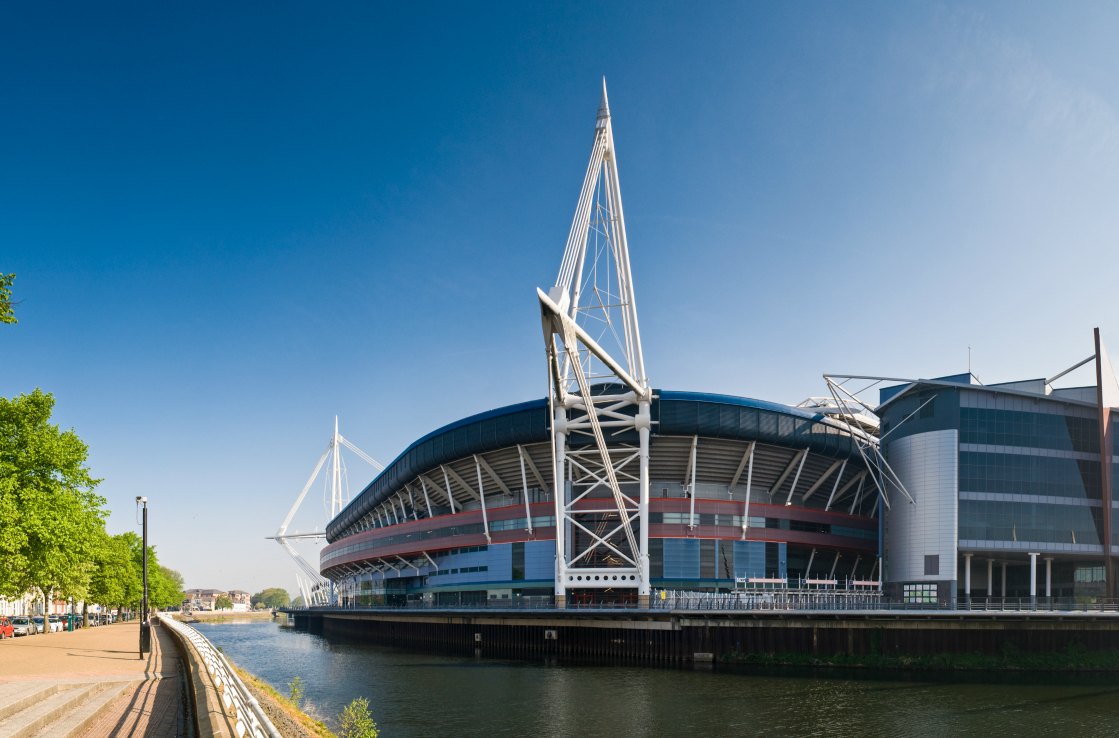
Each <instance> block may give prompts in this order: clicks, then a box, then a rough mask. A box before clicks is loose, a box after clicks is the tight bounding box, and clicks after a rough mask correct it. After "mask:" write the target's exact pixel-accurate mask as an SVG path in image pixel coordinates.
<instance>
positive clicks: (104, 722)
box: [0, 622, 187, 738]
mask: <svg viewBox="0 0 1119 738" xmlns="http://www.w3.org/2000/svg"><path fill="white" fill-rule="evenodd" d="M152 633H153V638H152V650H151V652H150V653H148V654H145V656H144V658H143V659H141V658H140V654H139V641H140V627H139V624H138V623H135V622H133V623H116V624H114V625H103V626H100V627H97V628H85V629H81V630H77V631H74V632H73V633H51V634H44V635H37V636H27V637H21V638H15V639H11V640H5V641H2V642H0V683H2V682H10V681H28V680H32V681H42V682H45V683H51V682H68V683H73V682H93V681H112V682H120V681H125V680H135V682H134V684H131V685H129V686H128V687H127V688H126V689H125V691H124V692H123V693H122V694H121V695H120V697H118V698H117V699H116V700H114V701H113V702H111V703H110V704H109V705H108V706H107V707H106V708H105V709H104V710H102V711H101V712H100V713H99V714H98V715H97V717H96V719H95V720H94V721H93V722H92V723H91V724H89V725H87V728H86V729H85V730H84V731H83V735H85V736H89V738H102V736H104V737H106V738H109V737H111V738H140V737H141V736H145V737H150V738H165V737H167V738H170V737H172V736H176V737H177V736H183V735H187V733H186V732H185V731H186V729H187V721H186V720H185V710H184V703H183V689H184V685H183V670H182V668H181V664H180V657H179V650H178V646H177V644H176V642H175V641H174V636H172V635H171V634H170V633H166V632H164V629H163V628H161V627H159V626H155V627H153V628H152Z"/></svg>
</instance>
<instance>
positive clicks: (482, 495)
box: [474, 454, 491, 543]
mask: <svg viewBox="0 0 1119 738" xmlns="http://www.w3.org/2000/svg"><path fill="white" fill-rule="evenodd" d="M474 471H475V472H476V473H477V475H478V501H479V502H481V503H482V529H483V530H485V532H486V542H487V543H489V542H491V539H490V521H489V518H487V517H486V488H485V486H484V485H483V482H482V465H481V463H479V461H478V455H477V454H475V455H474Z"/></svg>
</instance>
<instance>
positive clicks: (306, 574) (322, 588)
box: [270, 415, 385, 606]
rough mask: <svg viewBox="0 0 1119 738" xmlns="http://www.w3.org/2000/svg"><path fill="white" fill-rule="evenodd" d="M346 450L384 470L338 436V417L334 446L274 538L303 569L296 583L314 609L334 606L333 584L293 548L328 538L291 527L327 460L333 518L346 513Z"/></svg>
mask: <svg viewBox="0 0 1119 738" xmlns="http://www.w3.org/2000/svg"><path fill="white" fill-rule="evenodd" d="M343 446H344V447H346V448H348V449H350V450H351V451H353V452H354V453H355V454H357V456H358V457H359V458H360V459H361V460H362V461H364V462H366V463H367V464H369V465H370V466H372V467H373V468H374V469H376V470H377V471H378V472H380V471H383V470H384V468H385V467H384V465H382V464H381V463H380V462H379V461H377V460H376V459H374V458H373V457H372V456H370V455H369V454H367V453H365V452H364V451H362V450H361V449H360V448H358V447H357V446H355V445H354V444H352V443H350V441H349V440H347V439H346V438H345V437H344V436H343V435H342V434H341V433H339V432H338V416H337V415H335V416H334V434H333V435H332V436H331V437H330V442H329V443H327V446H326V450H325V451H323V453H322V456H320V457H319V461H318V463H317V464H315V469H314V471H312V472H311V476H310V477H309V478H308V479H307V484H305V485H303V491H302V492H300V493H299V496H298V497H296V498H295V504H293V505H292V506H291V509H290V510H288V514H287V517H285V518H284V522H282V523H280V528H279V530H277V531H276V535H274V536H270V538H271V539H272V540H274V541H276V542H277V543H279V544H280V546H282V547H283V549H284V551H286V552H287V554H288V555H289V556H291V558H292V560H293V561H294V562H295V565H296V566H297V567H298V568H299V571H298V572H297V573H296V581H297V582H298V584H299V593H300V594H301V595H303V601H304V602H306V603H307V604H308V605H309V606H310V605H329V604H330V602H331V587H330V580H329V579H327V578H326V577H324V576H322V575H321V574H319V572H318V570H317V569H316V568H315V567H314V566H312V565H311V563H310V562H309V561H307V559H305V558H303V556H302V555H301V554H300V553H299V552H298V551H297V550H296V549H295V547H294V546H292V545H291V541H293V540H315V539H324V538H326V533H325V532H324V531H315V532H312V533H288V526H289V525H291V521H292V518H294V517H295V513H296V512H298V511H299V507H300V506H301V505H302V504H303V499H304V498H305V497H306V496H307V492H308V491H310V489H311V486H312V485H313V484H314V483H315V480H316V479H318V477H319V473H320V472H322V469H323V466H324V465H325V464H326V461H327V459H328V458H329V459H330V517H331V519H333V518H334V517H335V516H337V515H338V513H340V512H341V511H342V508H344V507H345V506H346V505H347V504H349V494H348V489H347V487H348V485H347V484H346V483H345V478H346V464H345V461H344V460H343V459H342V447H343Z"/></svg>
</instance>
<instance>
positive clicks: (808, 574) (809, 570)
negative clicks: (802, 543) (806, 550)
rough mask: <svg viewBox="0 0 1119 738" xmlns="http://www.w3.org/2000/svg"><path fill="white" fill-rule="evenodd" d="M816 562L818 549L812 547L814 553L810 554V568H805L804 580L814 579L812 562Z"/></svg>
mask: <svg viewBox="0 0 1119 738" xmlns="http://www.w3.org/2000/svg"><path fill="white" fill-rule="evenodd" d="M815 560H816V547H815V546H813V547H812V553H810V554H808V566H806V567H804V578H805V579H811V578H812V562H813V561H815Z"/></svg>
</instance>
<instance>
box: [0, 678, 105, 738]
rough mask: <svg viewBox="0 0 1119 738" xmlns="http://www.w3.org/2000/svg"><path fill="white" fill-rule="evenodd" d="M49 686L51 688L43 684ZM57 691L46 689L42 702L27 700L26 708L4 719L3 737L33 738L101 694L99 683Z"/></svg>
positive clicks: (41, 694)
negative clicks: (92, 697)
mask: <svg viewBox="0 0 1119 738" xmlns="http://www.w3.org/2000/svg"><path fill="white" fill-rule="evenodd" d="M43 686H44V687H49V686H50V685H43ZM54 686H55V687H56V689H55V690H54V691H53V692H52V691H51V690H50V689H43V690H42V691H41V692H39V693H38V694H37V695H35V696H37V697H38V698H39V699H36V700H30V699H24V700H23V702H24V703H26V707H24V708H23V709H21V710H19V711H18V712H15V713H13V714H11V715H9V716H8V717H6V718H4V719H3V720H0V735H2V736H5V738H30V737H31V736H34V735H35V734H36V733H40V732H41V731H42V730H43V729H44V728H46V727H47V726H49V725H50V724H51V723H53V722H55V721H56V720H58V719H59V718H61V717H63V716H64V715H66V714H67V713H69V712H71V711H73V710H74V709H76V708H77V707H78V706H80V705H81V704H82V703H83V702H84V701H85V700H86V699H88V698H89V697H90V696H91V695H93V694H96V693H97V692H99V691H100V687H101V685H100V684H99V683H96V682H94V683H84V684H65V683H62V684H56V685H54Z"/></svg>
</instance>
